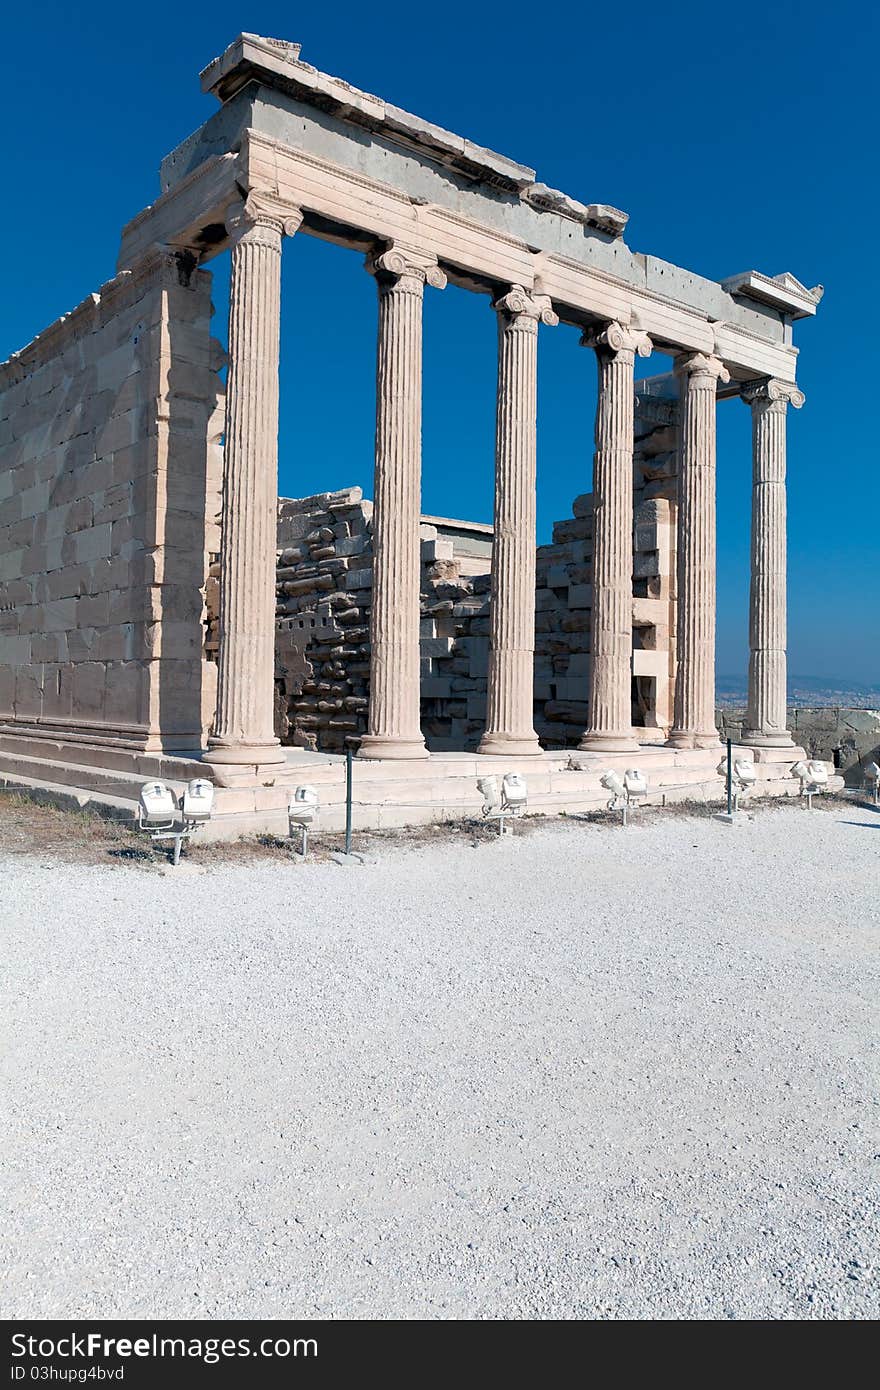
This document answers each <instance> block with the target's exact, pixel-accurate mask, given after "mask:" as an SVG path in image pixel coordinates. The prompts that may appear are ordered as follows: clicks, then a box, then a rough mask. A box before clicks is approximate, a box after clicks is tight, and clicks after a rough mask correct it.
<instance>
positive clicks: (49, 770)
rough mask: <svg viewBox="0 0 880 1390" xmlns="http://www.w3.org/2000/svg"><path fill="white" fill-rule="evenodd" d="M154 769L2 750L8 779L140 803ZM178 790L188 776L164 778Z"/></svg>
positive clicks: (0, 760) (2, 770)
mask: <svg viewBox="0 0 880 1390" xmlns="http://www.w3.org/2000/svg"><path fill="white" fill-rule="evenodd" d="M158 776H159V774H158V773H157V772H153V771H152V770H150V771H146V772H138V771H136V770H132V771H130V772H128V773H126V772H115V771H112V770H111V769H108V768H102V767H94V766H93V767H86V766H84V765H83V764H81V763H80V764H77V763H70V762H66V761H61V760H59V759H55V758H45V757H43V758H36V757H33V756H31V755H28V754H25V753H18V752H15V753H11V752H9V751H8V750H6V749H3V750H0V777H4V778H6V779H7V780H13V781H14V780H16V779H18V778H27V779H30V780H31V781H33V782H35V783H41V784H43V783H51V784H52V785H53V786H62V787H73V788H76V789H77V790H79V791H80V792H82V793H83V794H90V793H95V794H100V795H102V796H104V795H109V796H111V797H118V798H122V799H123V800H129V801H132V802H133V803H134V804H136V803H137V801H138V798H139V796H140V789H141V787H142V786H143V784H144V782H146V781H149V780H150V779H151V778H153V777H158ZM162 780H163V781H165V782H167V784H168V786H169V787H171V788H172V789H173V790H174V791H175V792H177V793H179V792H181V791H182V790H183V788H184V787H185V786H186V784H187V781H188V780H189V778H187V777H184V778H171V777H168V776H167V775H166V776H164V777H163V778H162Z"/></svg>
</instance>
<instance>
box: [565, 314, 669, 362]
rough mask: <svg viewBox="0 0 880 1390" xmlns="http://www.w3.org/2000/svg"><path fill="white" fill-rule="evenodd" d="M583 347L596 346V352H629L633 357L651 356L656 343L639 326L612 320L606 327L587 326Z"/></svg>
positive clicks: (582, 340)
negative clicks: (626, 325)
mask: <svg viewBox="0 0 880 1390" xmlns="http://www.w3.org/2000/svg"><path fill="white" fill-rule="evenodd" d="M581 347H589V348H594V349H595V351H596V352H605V353H613V354H616V353H620V352H629V353H632V355H633V357H635V356H636V354H638V356H639V357H650V356H651V353H652V352H653V351H654V344H653V343H652V342H651V339H650V338H649V337H648V335H647V333H643V332H642V331H641V329H638V328H625V327H624V325H623V324H622V323H617V322H616V320H612V321H611V323H606V324H605V326H604V328H599V327H595V328H587V329H585V330H584V333H583V336H582V338H581Z"/></svg>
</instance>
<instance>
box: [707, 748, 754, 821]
mask: <svg viewBox="0 0 880 1390" xmlns="http://www.w3.org/2000/svg"><path fill="white" fill-rule="evenodd" d="M715 771H716V772H717V773H718V775H719V777H723V778H724V779H725V781H726V780H727V777H728V775H729V776H730V797H731V802H732V810H733V812H734V813H736V812H737V811H738V810H739V803H740V800H741V799H742V798H743V797H744V796H747V795H748V793H749V792H750V791H751V790H752V788H753V787H754V785H755V783H756V782H757V780H758V772H757V768H756V767H755V764H754V762H753V761H752V759H751V758H733V759H730V760H729V759H727V758H722V759H721V762H720V763H719V764H718V766H717V768H716V769H715Z"/></svg>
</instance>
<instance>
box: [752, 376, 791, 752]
mask: <svg viewBox="0 0 880 1390" xmlns="http://www.w3.org/2000/svg"><path fill="white" fill-rule="evenodd" d="M742 399H743V400H744V401H745V402H746V404H747V405H749V406H750V407H751V411H752V573H751V585H750V590H749V700H748V712H747V714H746V724H745V729H744V730H743V735H742V739H741V740H740V741H741V742H742V743H748V744H751V745H752V746H753V747H755V748H792V747H794V740H793V739H792V737H791V734H790V733H789V731H788V729H787V728H786V723H787V713H788V699H787V695H788V690H787V686H788V682H787V670H786V652H785V648H786V582H785V580H786V576H785V425H786V415H787V412H788V406H789V404H791V405H793V406H794V407H795V409H800V407H801V406H802V405H803V403H804V397H803V394H802V393H801V392H800V391H799V390H798V389H797V387H796V386H793V385H791V384H789V383H786V382H783V381H772V380H768V381H756V382H751V383H750V384H749V385H748V386H746V387H744V388H743V392H742Z"/></svg>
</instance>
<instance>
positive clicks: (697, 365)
mask: <svg viewBox="0 0 880 1390" xmlns="http://www.w3.org/2000/svg"><path fill="white" fill-rule="evenodd" d="M674 370H675V371H676V373H677V374H678V375H679V376H687V377H689V378H690V379H691V381H693V382H694V384H695V385H699V386H704V387H705V386H711V387H712V389H713V390H714V389H715V387H716V386H717V384H718V382H719V381H724V382H727V381H730V372H729V371H728V370H727V368H726V367H725V365H724V363H723V362H722V361H721V358H720V357H715V356H714V354H713V353H710V352H691V353H685V354H683V355H682V356H681V357H677V358H676V359H675V368H674Z"/></svg>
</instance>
